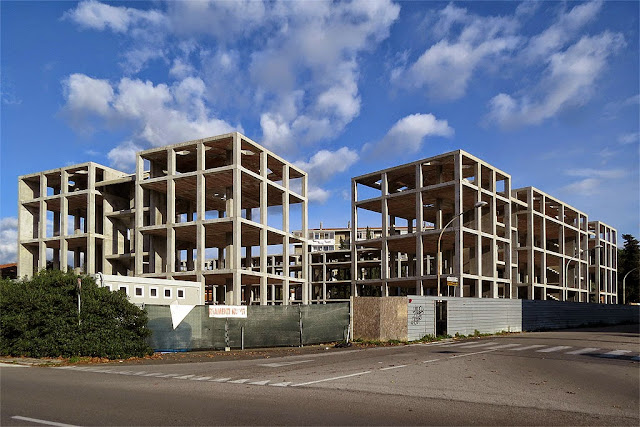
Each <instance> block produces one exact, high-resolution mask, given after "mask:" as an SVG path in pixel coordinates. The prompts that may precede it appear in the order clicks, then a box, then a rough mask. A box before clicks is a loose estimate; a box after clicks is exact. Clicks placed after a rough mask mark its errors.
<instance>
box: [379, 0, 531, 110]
mask: <svg viewBox="0 0 640 427" xmlns="http://www.w3.org/2000/svg"><path fill="white" fill-rule="evenodd" d="M460 25H461V26H462V30H461V31H460V32H459V34H458V35H457V37H455V38H453V39H449V38H447V36H448V35H449V34H450V33H451V32H452V28H458V27H459V26H460ZM516 28H517V21H516V20H515V19H513V18H512V17H491V16H490V17H481V16H477V15H473V14H470V13H468V12H467V10H466V9H463V8H458V7H456V6H454V5H452V4H449V5H448V6H447V7H445V8H444V9H443V10H441V11H440V12H439V18H438V21H437V22H436V23H435V25H434V28H433V32H434V33H435V34H436V35H439V36H441V37H444V38H443V39H441V40H440V41H438V42H437V43H435V44H433V45H431V46H430V47H429V48H427V49H426V50H425V51H424V53H423V54H422V55H421V56H420V57H419V58H418V59H417V60H416V61H415V62H414V63H413V64H411V65H409V66H408V67H404V66H401V67H398V68H396V69H394V70H393V71H392V73H391V81H392V82H393V83H394V84H396V85H398V86H399V87H403V88H406V89H420V88H423V87H424V88H426V89H427V92H428V95H429V96H431V97H434V98H440V99H448V100H453V99H458V98H460V97H462V96H463V95H464V94H465V92H466V90H467V86H468V84H469V81H470V80H471V77H472V75H473V73H474V72H475V71H476V70H477V69H478V68H479V67H481V66H482V65H484V64H485V63H487V62H488V61H490V60H494V61H495V60H496V59H498V58H500V57H501V56H502V55H503V54H505V53H508V52H510V51H512V50H513V49H514V48H516V47H517V46H518V44H519V40H520V39H519V38H518V37H517V36H515V35H514V32H515V30H516Z"/></svg>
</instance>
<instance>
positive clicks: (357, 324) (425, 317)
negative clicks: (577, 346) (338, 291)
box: [353, 295, 640, 341]
mask: <svg viewBox="0 0 640 427" xmlns="http://www.w3.org/2000/svg"><path fill="white" fill-rule="evenodd" d="M374 300H378V301H374ZM353 307H354V313H353V337H354V338H361V339H379V340H401V341H413V340H419V339H421V338H423V337H425V336H428V335H432V336H438V335H455V334H460V335H472V334H474V333H476V331H477V332H478V333H496V332H521V331H539V330H549V329H562V328H571V327H578V326H584V325H606V324H609V325H613V324H620V323H639V322H640V307H639V306H623V305H612V304H590V303H589V304H587V303H574V302H559V301H538V300H518V299H501V298H500V299H499V298H496V299H493V298H459V297H427V296H415V295H414V296H407V297H382V298H373V297H357V298H354V301H353ZM387 307H393V308H394V310H389V309H387ZM398 313H403V314H404V313H406V315H405V317H404V319H405V320H404V321H403V320H402V319H400V318H399V316H398ZM389 325H393V328H390V327H389Z"/></svg>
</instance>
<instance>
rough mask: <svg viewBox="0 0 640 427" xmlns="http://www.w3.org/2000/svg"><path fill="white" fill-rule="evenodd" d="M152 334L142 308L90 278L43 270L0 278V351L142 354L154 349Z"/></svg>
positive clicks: (33, 354)
mask: <svg viewBox="0 0 640 427" xmlns="http://www.w3.org/2000/svg"><path fill="white" fill-rule="evenodd" d="M78 279H80V280H81V283H82V287H81V290H80V295H81V310H80V314H79V315H78V291H79V290H78ZM150 334H151V331H150V330H149V329H147V315H146V313H145V312H144V311H143V310H141V309H140V308H138V307H136V306H135V305H134V304H131V303H130V302H129V301H128V299H127V296H126V295H125V294H124V292H111V291H109V290H108V289H106V288H99V287H98V286H97V285H96V284H95V281H94V280H93V278H91V277H89V276H78V275H76V274H74V273H73V272H67V273H64V272H62V271H60V270H41V271H40V272H38V273H37V274H36V275H34V276H33V277H32V278H31V279H24V280H18V281H11V280H2V281H0V354H4V355H15V356H30V357H44V356H50V357H57V356H66V357H68V356H93V357H108V358H125V357H131V356H144V355H147V354H150V353H151V352H152V350H151V348H150V347H149V345H148V344H147V342H146V338H147V337H148V336H149V335H150Z"/></svg>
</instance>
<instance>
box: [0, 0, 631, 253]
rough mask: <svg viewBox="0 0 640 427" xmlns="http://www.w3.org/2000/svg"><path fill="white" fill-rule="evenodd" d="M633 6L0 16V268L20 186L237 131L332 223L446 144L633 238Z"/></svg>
mask: <svg viewBox="0 0 640 427" xmlns="http://www.w3.org/2000/svg"><path fill="white" fill-rule="evenodd" d="M638 7H639V3H638V2H636V1H628V2H625V1H617V2H598V1H596V2H584V3H583V2H551V1H549V2H539V3H536V2H525V3H517V2H454V3H447V2H399V3H398V2H392V1H378V2H374V1H366V2H348V3H347V2H335V3H334V2H295V1H291V2H280V1H275V2H264V3H263V2H259V1H228V2H222V1H221V2H215V1H214V2H205V1H199V2H188V1H184V2H161V1H156V2H150V3H146V2H127V3H124V2H117V3H108V2H98V1H93V0H92V1H83V2H80V3H74V2H11V1H3V2H2V3H0V8H1V32H2V33H1V36H2V50H1V61H0V71H1V86H2V103H1V108H2V112H1V125H2V128H1V138H2V139H1V146H0V167H1V187H0V192H1V194H0V262H10V261H13V260H14V259H15V251H16V244H15V238H16V226H17V220H16V216H17V194H16V193H17V177H18V176H19V175H22V174H26V173H31V172H37V171H40V170H45V169H51V168H56V167H60V166H63V165H68V164H74V163H81V162H86V161H95V162H98V163H101V164H105V165H108V166H113V167H116V168H121V169H123V170H130V169H131V167H132V164H133V163H132V162H133V160H134V155H133V154H134V153H135V151H137V150H140V149H145V148H150V147H154V146H162V145H167V144H172V143H177V142H181V141H186V140H188V139H193V138H199V137H204V136H210V135H216V134H219V133H224V132H228V131H231V130H239V131H241V132H243V133H244V134H246V135H247V136H249V137H250V138H252V139H254V140H255V141H257V142H259V143H261V144H263V145H265V146H267V147H268V148H270V149H272V150H273V151H275V152H276V153H277V154H279V155H280V156H282V157H284V158H286V159H287V160H290V161H292V162H296V163H297V164H299V165H301V166H302V167H304V168H305V169H307V171H308V172H309V174H310V180H311V181H310V185H311V194H310V197H311V199H312V204H311V205H310V208H309V223H310V226H311V227H317V226H318V224H319V222H320V221H323V223H324V225H325V226H334V227H336V226H346V224H347V221H348V220H349V218H350V212H349V211H350V194H349V185H350V178H351V177H352V176H356V175H360V174H364V173H367V172H371V171H375V170H378V169H381V168H383V167H388V166H393V165H397V164H401V163H405V162H410V161H413V160H417V159H420V158H424V157H429V156H432V155H435V154H439V153H442V152H446V151H451V150H455V149H458V148H462V149H464V150H467V151H469V152H470V153H472V154H474V155H476V156H478V157H480V158H482V159H483V160H485V161H487V162H489V163H491V164H493V165H495V166H496V167H499V168H501V169H502V170H504V171H506V172H507V173H510V174H511V175H512V179H513V183H512V186H513V188H518V187H524V186H530V185H532V186H535V187H538V188H540V189H541V190H543V191H545V192H547V193H549V194H551V195H553V196H555V197H558V198H560V199H562V200H564V201H566V202H567V203H569V204H571V205H573V206H575V207H576V208H578V209H580V210H582V211H585V212H586V213H588V214H589V218H590V219H591V220H595V219H600V220H602V221H604V222H607V223H609V224H611V225H613V226H614V227H616V228H618V230H619V231H620V233H632V234H634V235H636V236H638V234H639V212H640V208H639V194H640V191H639V180H640V178H639V174H638V169H639V163H640V162H639V146H640V143H639V133H638V132H639V100H640V97H639V83H638V82H639V69H638V68H639V66H638V64H639V53H638V52H639V47H638V38H639V34H638V16H639V10H638Z"/></svg>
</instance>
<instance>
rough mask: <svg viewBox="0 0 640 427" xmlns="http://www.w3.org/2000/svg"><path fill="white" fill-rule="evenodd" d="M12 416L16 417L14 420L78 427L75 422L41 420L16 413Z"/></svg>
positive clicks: (62, 426)
mask: <svg viewBox="0 0 640 427" xmlns="http://www.w3.org/2000/svg"><path fill="white" fill-rule="evenodd" d="M11 418H12V419H14V420H20V421H27V422H30V423H36V424H44V425H47V426H58V427H76V426H74V425H73V424H64V423H56V422H54V421H47V420H39V419H37V418H29V417H21V416H19V415H14V416H13V417H11Z"/></svg>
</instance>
